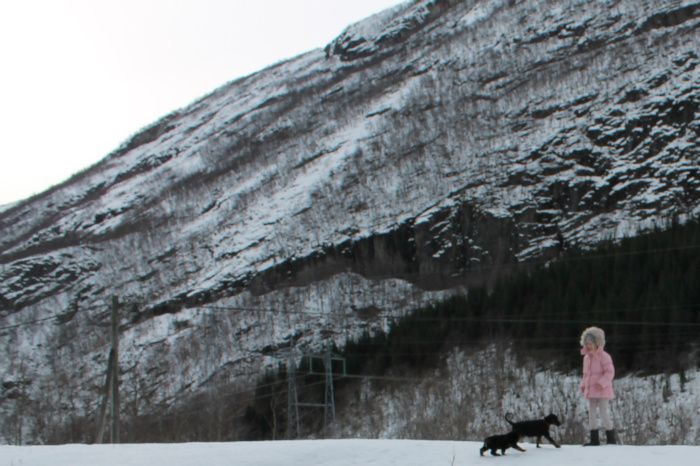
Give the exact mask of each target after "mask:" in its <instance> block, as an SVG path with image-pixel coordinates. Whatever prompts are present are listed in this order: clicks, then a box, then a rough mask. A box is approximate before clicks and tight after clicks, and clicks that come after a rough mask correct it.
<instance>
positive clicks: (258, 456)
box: [0, 440, 700, 466]
mask: <svg viewBox="0 0 700 466" xmlns="http://www.w3.org/2000/svg"><path fill="white" fill-rule="evenodd" d="M521 445H522V446H523V447H524V448H525V449H526V450H527V452H525V453H521V452H519V451H515V450H512V449H511V450H508V451H507V452H506V456H505V457H492V456H490V455H489V454H488V453H486V454H485V455H484V456H483V457H480V456H479V448H480V447H481V443H476V442H455V441H423V440H315V441H312V440H308V441H306V440H299V441H289V442H288V441H280V442H238V443H187V444H136V445H118V446H112V445H62V446H30V447H15V446H6V445H3V446H0V466H142V465H143V466H220V465H227V466H229V465H236V466H320V465H323V466H356V465H357V466H368V465H378V466H379V465H382V466H384V465H399V466H413V465H415V466H452V465H455V466H457V465H475V464H479V465H481V464H492V465H496V464H499V465H506V464H517V465H521V466H550V465H551V466H562V465H578V464H580V465H587V466H590V465H597V466H599V465H603V466H605V465H614V466H623V465H634V466H658V465H659V464H661V463H664V464H671V465H674V466H676V465H686V464H687V465H690V464H698V463H697V461H698V457H700V447H695V446H692V447H691V446H645V447H638V446H602V447H599V448H583V447H581V446H568V445H564V446H563V447H562V448H561V449H555V448H554V447H552V446H551V445H545V446H544V447H542V448H539V449H537V448H535V446H534V445H532V444H527V443H522V444H521Z"/></svg>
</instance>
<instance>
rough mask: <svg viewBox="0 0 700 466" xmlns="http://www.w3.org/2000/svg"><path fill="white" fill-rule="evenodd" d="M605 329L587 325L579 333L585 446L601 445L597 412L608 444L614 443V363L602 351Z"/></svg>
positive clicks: (615, 441) (615, 440)
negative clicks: (611, 406) (588, 433)
mask: <svg viewBox="0 0 700 466" xmlns="http://www.w3.org/2000/svg"><path fill="white" fill-rule="evenodd" d="M604 347H605V332H603V329H600V328H598V327H589V328H587V329H586V330H584V331H583V333H582V334H581V354H582V355H583V378H582V379H581V386H580V387H581V393H583V396H585V397H586V400H588V425H589V428H590V430H591V440H590V442H588V443H586V444H585V445H584V446H597V445H600V439H599V437H598V426H599V424H598V419H597V418H598V415H600V420H601V422H602V424H603V427H604V428H605V435H606V438H607V442H608V444H614V443H617V439H616V436H615V430H614V428H613V423H612V420H611V419H610V409H609V406H608V405H609V402H610V400H612V399H613V398H615V393H614V392H613V384H612V381H613V378H614V377H615V366H614V365H613V361H612V357H610V355H609V354H608V353H607V352H605V350H604V349H603V348H604Z"/></svg>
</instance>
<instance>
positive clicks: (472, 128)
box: [0, 0, 700, 437]
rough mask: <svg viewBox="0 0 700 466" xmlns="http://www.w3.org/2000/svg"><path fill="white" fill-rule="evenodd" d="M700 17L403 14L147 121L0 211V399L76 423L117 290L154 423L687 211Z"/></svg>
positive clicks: (534, 7) (98, 372)
mask: <svg viewBox="0 0 700 466" xmlns="http://www.w3.org/2000/svg"><path fill="white" fill-rule="evenodd" d="M699 25H700V2H699V1H697V0H682V1H679V0H662V1H658V0H619V1H614V0H610V1H600V2H590V1H581V0H556V1H555V0H552V1H549V0H533V1H528V2H507V1H501V0H490V1H486V0H484V1H474V0H470V1H453V0H417V1H414V2H408V3H406V4H404V5H402V6H400V7H397V8H393V9H391V10H389V11H387V12H384V13H381V14H379V15H376V16H374V17H372V18H368V19H367V20H366V21H362V22H360V23H358V24H355V25H351V26H349V27H348V28H347V29H346V30H345V31H343V32H342V33H341V34H340V35H339V37H338V38H337V39H336V40H334V41H333V42H332V43H331V44H329V45H328V47H326V49H325V50H313V51H310V52H308V53H306V54H303V55H300V56H298V57H295V58H293V59H290V60H288V61H286V62H283V63H278V64H276V65H274V66H271V67H269V68H267V69H265V70H261V71H260V72H258V73H255V74H253V75H251V76H248V77H245V78H242V79H239V80H236V81H233V82H231V83H228V84H226V85H224V86H222V87H221V88H219V89H217V90H215V91H213V92H212V93H211V94H209V95H207V96H204V97H203V98H202V99H200V100H198V101H197V102H194V103H192V104H191V105H190V106H188V107H185V108H183V109H180V110H177V111H175V112H173V113H172V114H170V115H167V116H164V117H163V118H162V119H161V120H159V121H158V122H155V123H154V124H153V125H151V126H150V127H148V128H145V129H143V130H142V131H140V132H139V133H137V134H136V135H135V136H134V137H133V138H131V139H130V140H129V141H126V142H125V143H124V144H123V145H122V146H121V147H119V148H117V149H116V150H115V151H114V152H113V153H112V154H110V155H109V156H107V157H106V158H105V159H104V160H103V161H101V162H100V163H98V164H96V165H95V166H93V167H89V168H88V169H86V170H85V171H84V172H83V173H80V174H78V175H76V176H75V177H73V178H72V179H71V180H68V181H67V182H66V183H63V184H62V185H60V186H57V187H55V188H53V189H51V190H49V191H47V192H46V193H42V194H40V195H37V196H34V197H33V198H31V199H27V200H25V201H23V202H20V203H17V204H15V205H12V206H9V207H3V208H2V209H0V355H1V356H0V373H1V374H3V375H2V377H3V380H2V382H3V384H6V386H7V387H10V388H9V389H7V390H6V391H7V393H5V392H2V393H0V396H2V397H6V396H7V397H9V396H10V394H13V393H16V390H19V388H18V387H21V388H22V389H23V390H26V393H24V395H25V396H27V397H28V399H29V400H30V401H31V402H30V404H31V405H32V406H34V407H37V409H36V410H35V411H38V412H42V410H43V408H41V409H40V408H38V407H39V406H43V405H44V404H45V405H46V406H56V407H59V406H71V407H73V408H72V409H73V412H74V413H75V412H80V413H82V415H84V416H85V417H86V418H90V417H92V418H94V416H95V413H96V412H97V409H98V405H99V400H100V387H101V385H102V380H103V373H104V370H105V366H106V359H107V357H106V356H107V347H108V344H109V339H108V335H107V332H105V331H103V330H104V328H103V326H104V325H105V324H106V323H107V321H108V318H109V303H110V302H111V297H112V295H117V296H119V297H120V298H121V300H122V301H123V302H125V306H124V308H123V310H122V314H121V330H122V335H123V339H124V343H123V345H122V346H121V348H122V351H123V353H124V354H123V358H122V361H123V367H122V370H123V371H124V380H125V381H126V382H125V384H128V386H129V387H132V388H133V392H134V393H137V396H135V398H134V399H133V404H134V406H133V411H134V412H138V413H143V412H152V411H156V412H159V411H158V408H156V407H162V406H165V407H169V406H172V405H174V404H177V402H179V401H186V400H187V397H188V396H193V395H197V394H199V393H202V392H206V391H207V390H210V389H211V388H212V385H213V383H214V382H217V383H224V384H225V383H232V384H233V383H237V384H247V385H248V386H250V385H251V384H254V383H255V381H256V380H257V376H258V375H259V374H260V373H262V372H263V371H264V370H266V369H268V368H273V367H276V366H277V364H279V362H280V360H283V358H284V355H285V354H286V353H285V351H288V349H289V348H290V347H291V346H296V347H297V348H298V349H299V350H300V351H318V350H319V349H321V348H322V347H323V346H324V345H327V344H328V343H330V342H334V343H336V344H338V345H342V344H343V342H344V341H345V340H346V339H348V338H352V337H355V336H357V335H359V334H362V333H363V332H365V331H367V332H377V331H380V330H381V329H383V328H386V326H387V324H388V323H390V322H391V321H392V320H393V319H396V318H399V317H400V316H402V315H405V314H406V313H407V312H410V311H411V310H412V309H415V308H416V307H418V306H421V305H424V304H426V303H430V302H434V301H435V300H438V299H442V298H444V297H445V296H448V295H450V294H452V293H455V292H461V291H464V289H465V288H468V287H469V286H471V285H473V284H481V283H484V282H485V281H488V280H493V279H494V278H495V277H496V276H498V274H499V273H500V272H501V270H502V269H501V267H506V268H507V267H509V266H512V265H513V264H519V263H522V262H526V261H529V260H538V259H542V258H548V257H553V256H556V255H558V254H561V253H562V252H565V251H566V250H567V249H569V248H574V247H583V248H586V247H591V246H593V245H594V244H595V243H596V242H598V241H599V240H601V239H604V238H611V237H612V238H618V237H622V236H625V235H631V234H635V233H636V232H638V231H641V230H644V229H647V228H650V227H652V226H654V225H656V224H659V223H663V222H664V221H666V220H667V219H668V218H669V217H676V218H678V219H679V220H681V221H682V220H684V219H685V218H688V217H690V216H695V215H698V213H700V152H699V151H698V147H700V145H699V144H700V119H699V118H698V112H699V111H700V66H698V65H700V58H699V57H698V52H697V50H699V49H700V47H699V45H700V40H699V37H698V30H699ZM485 271H486V272H485ZM56 380H60V381H61V382H60V383H61V384H64V385H65V388H66V390H65V391H64V392H62V393H59V394H55V393H54V392H51V391H50V390H46V387H49V386H54V384H55V383H56ZM3 386H5V385H3ZM12 396H15V395H12ZM42 397H48V399H41V398H42ZM52 397H53V398H52ZM54 398H55V399H54ZM65 398H68V399H65ZM2 399H4V398H2ZM13 406H14V405H13V402H12V401H9V402H7V403H5V404H3V405H2V409H3V410H10V411H12V410H16V412H24V411H22V410H21V409H20V407H19V405H17V407H16V408H15V407H13ZM56 409H58V408H56ZM13 412H14V411H13ZM64 415H65V412H64V411H61V412H56V413H53V414H52V417H53V419H61V418H62V416H64ZM39 424H40V425H42V423H40V422H39ZM36 435H37V437H41V434H40V433H37V434H36Z"/></svg>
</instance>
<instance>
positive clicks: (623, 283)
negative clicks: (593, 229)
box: [343, 221, 700, 374]
mask: <svg viewBox="0 0 700 466" xmlns="http://www.w3.org/2000/svg"><path fill="white" fill-rule="evenodd" d="M698 284H700V222H698V221H692V222H688V223H686V224H684V225H680V224H676V223H673V224H671V225H669V226H668V228H665V229H663V230H661V229H659V230H657V231H654V232H651V233H648V234H644V235H641V236H637V237H633V238H627V239H624V240H622V241H619V242H612V241H610V242H606V243H605V244H602V245H600V246H599V247H598V248H597V249H596V250H594V251H587V252H581V251H579V252H572V253H570V254H568V255H567V256H566V257H563V258H560V259H558V260H553V261H551V262H547V263H543V264H538V265H536V266H534V267H532V268H530V269H529V270H521V271H517V272H514V273H512V274H510V275H508V276H506V277H504V278H503V279H502V280H500V281H499V282H498V283H497V284H496V285H495V286H494V287H493V288H492V289H486V288H476V289H472V290H470V291H469V293H468V294H467V295H466V296H458V297H453V298H451V299H449V300H447V301H445V302H442V303H439V304H436V305H433V306H431V307H429V308H425V309H420V310H418V311H417V312H415V313H413V314H412V315H411V316H410V317H407V318H406V319H404V320H402V321H400V322H398V323H397V324H396V325H395V326H393V328H392V329H391V331H390V332H389V333H388V334H387V335H379V336H375V337H369V336H365V337H364V338H362V339H361V340H359V341H356V342H353V343H351V344H349V345H348V346H347V347H346V348H345V350H344V351H343V353H344V354H345V355H346V357H347V359H348V362H349V367H350V368H351V370H352V372H356V373H371V374H382V373H384V372H385V371H386V370H388V369H390V368H394V367H397V366H402V365H405V366H411V367H414V368H420V367H429V366H432V365H434V364H436V363H437V362H438V360H439V358H440V353H441V352H446V351H448V350H450V349H452V348H454V347H469V346H473V345H475V344H483V343H488V342H491V341H495V340H498V341H506V342H508V343H511V344H512V345H513V346H514V348H515V349H517V350H518V353H519V354H525V355H528V356H534V357H537V358H540V360H542V361H547V362H551V361H554V362H556V364H557V365H558V366H559V367H560V368H561V369H562V370H570V369H576V368H578V367H579V365H580V359H581V357H580V355H579V352H578V349H579V343H578V342H579V336H580V334H581V332H582V330H583V329H584V328H586V327H588V326H591V325H596V326H599V327H602V328H603V329H604V330H605V331H606V334H607V345H606V349H607V350H608V352H610V353H611V354H612V355H613V356H614V358H615V363H616V367H617V370H618V373H621V374H622V373H629V372H635V373H640V374H644V373H656V372H678V371H681V370H682V369H684V368H687V366H688V365H689V364H693V363H694V362H693V361H695V360H694V359H692V358H691V356H692V354H693V352H694V351H695V350H697V348H698V344H699V343H700V288H699V287H698Z"/></svg>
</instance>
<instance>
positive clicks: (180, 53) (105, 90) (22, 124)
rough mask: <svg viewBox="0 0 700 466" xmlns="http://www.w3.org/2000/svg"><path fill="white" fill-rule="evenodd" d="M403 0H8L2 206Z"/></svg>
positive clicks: (2, 58)
mask: <svg viewBox="0 0 700 466" xmlns="http://www.w3.org/2000/svg"><path fill="white" fill-rule="evenodd" d="M399 3H402V2H401V0H0V205H2V204H5V203H9V202H12V201H16V200H19V199H23V198H26V197H28V196H30V195H32V194H34V193H37V192H40V191H43V190H45V189H47V188H48V187H49V186H51V185H54V184H57V183H59V182H61V181H63V180H65V179H66V178H68V177H69V176H70V175H71V174H73V173H75V172H77V171H80V170H81V169H83V168H85V167H87V166H89V165H92V164H93V163H95V162H97V161H98V160H100V159H101V158H103V157H104V156H106V155H107V154H108V153H109V152H111V151H112V150H113V149H115V148H116V147H117V146H118V145H119V144H120V143H121V142H123V141H124V140H125V139H127V138H128V137H129V136H130V135H132V134H134V133H135V132H136V131H137V130H139V129H140V128H142V127H144V126H145V125H147V124H149V123H151V122H153V121H155V120H157V119H158V118H159V117H161V116H163V115H165V114H166V113H168V112H170V111H172V110H175V109H177V108H180V107H183V106H185V105H187V104H188V103H190V102H192V101H193V100H195V99H196V98H198V97H200V96H202V95H204V94H206V93H208V92H210V91H212V90H213V89H215V88H216V87H218V86H220V85H222V84H224V83H226V82H227V81H230V80H232V79H235V78H237V77H239V76H243V75H246V74H250V73H252V72H254V71H257V70H259V69H262V68H264V67H266V66H267V65H271V64H273V63H275V62H277V61H280V60H282V59H285V58H289V57H292V56H295V55H298V54H300V53H303V52H306V51H308V50H311V49H314V48H318V47H323V46H325V45H326V44H327V43H328V42H330V41H331V40H332V39H333V38H334V37H336V36H337V35H338V34H339V33H340V32H341V31H342V30H343V29H344V28H345V26H347V25H349V24H350V23H353V22H355V21H358V20H360V19H362V18H365V17H367V16H369V15H371V14H374V13H376V12H379V11H381V10H383V9H385V8H388V7H391V6H393V5H396V4H399Z"/></svg>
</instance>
